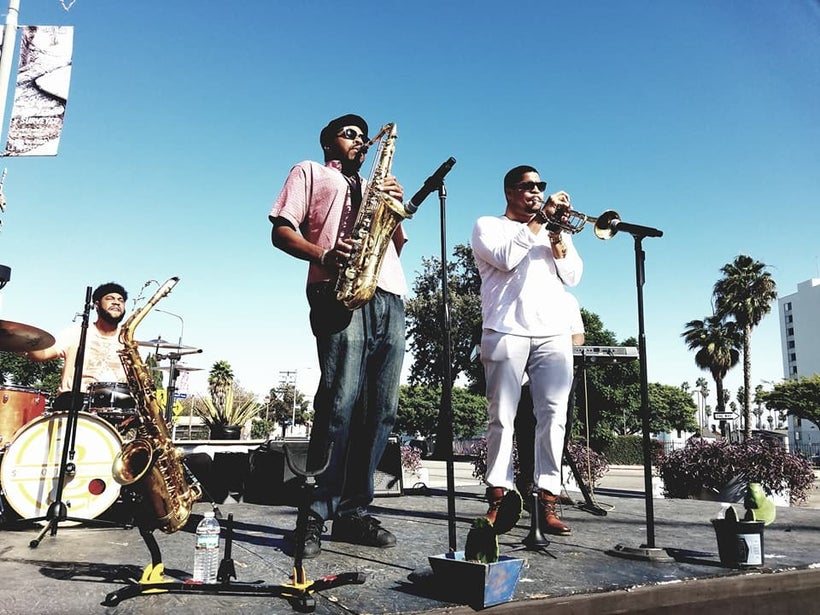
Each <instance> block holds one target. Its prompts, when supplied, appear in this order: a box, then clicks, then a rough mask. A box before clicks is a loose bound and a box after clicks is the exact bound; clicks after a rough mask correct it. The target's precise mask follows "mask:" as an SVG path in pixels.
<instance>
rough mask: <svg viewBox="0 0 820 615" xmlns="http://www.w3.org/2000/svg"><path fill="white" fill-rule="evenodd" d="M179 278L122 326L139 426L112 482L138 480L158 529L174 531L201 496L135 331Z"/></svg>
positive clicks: (118, 459)
mask: <svg viewBox="0 0 820 615" xmlns="http://www.w3.org/2000/svg"><path fill="white" fill-rule="evenodd" d="M177 282H179V278H176V277H174V278H171V279H170V280H168V281H167V282H165V284H163V285H162V286H161V287H160V289H159V290H158V291H157V292H155V293H154V296H153V297H151V299H149V300H148V302H147V303H146V304H145V305H143V306H142V307H141V308H140V309H138V310H136V311H135V312H134V313H133V314H132V315H131V317H130V318H129V319H128V320H127V321H125V324H124V325H123V326H122V328H121V329H120V343H121V344H122V345H123V349H122V350H120V351H119V355H120V360H121V361H122V365H123V367H124V368H125V375H126V377H127V379H128V388H129V389H130V390H131V395H132V396H133V397H134V400H135V401H136V407H137V412H138V414H139V417H140V426H139V427H138V428H137V435H136V437H135V438H134V439H133V440H131V441H130V442H126V443H125V444H124V445H123V447H122V451H120V453H119V454H118V455H117V457H116V459H114V465H113V468H112V471H113V475H114V480H115V481H117V482H118V483H119V484H121V485H131V484H134V483H136V482H138V481H140V482H139V488H140V492H141V493H142V496H143V498H145V500H146V501H147V503H148V504H149V505H150V506H151V509H152V510H153V512H154V514H155V516H156V518H157V527H159V529H161V530H162V531H163V532H165V533H166V534H172V533H173V532H176V531H177V530H178V529H180V528H181V527H183V526H184V525H185V523H186V522H187V521H188V517H189V516H190V515H191V510H192V507H193V505H194V502H196V501H197V500H199V499H200V498H201V497H202V487H201V486H200V485H199V483H194V484H193V485H191V484H189V482H188V480H187V477H186V472H185V468H184V467H183V465H182V457H183V456H184V453H183V451H182V450H181V449H179V448H176V447H175V446H174V444H173V440H172V438H171V434H170V433H169V432H168V426H167V424H166V423H165V418H164V412H163V408H162V406H161V405H160V404H159V402H158V401H157V396H156V393H155V391H154V382H153V379H152V378H151V375H150V371H149V370H148V368H147V367H146V365H145V363H143V361H142V358H141V357H140V355H139V345H138V344H137V343H136V342H134V330H135V329H136V328H137V325H138V324H139V323H140V321H142V319H143V318H145V316H146V315H147V314H148V312H149V311H150V310H151V309H152V308H153V307H154V306H155V305H156V304H157V303H158V302H159V300H160V299H162V298H163V297H164V296H165V295H167V294H168V293H170V292H171V289H172V288H173V287H174V286H175V285H176V283H177Z"/></svg>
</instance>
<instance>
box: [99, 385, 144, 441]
mask: <svg viewBox="0 0 820 615" xmlns="http://www.w3.org/2000/svg"><path fill="white" fill-rule="evenodd" d="M87 399H88V411H89V412H90V413H91V414H96V415H97V416H100V417H102V418H104V419H105V420H106V421H108V422H109V423H111V424H112V425H113V426H114V427H116V428H117V430H118V431H119V432H120V434H123V435H124V434H125V433H127V432H128V431H129V430H130V429H132V428H133V427H135V426H136V418H137V416H138V414H137V410H136V408H137V403H136V401H135V400H134V398H133V397H131V391H130V390H129V389H128V385H127V384H126V383H124V382H92V383H91V384H89V385H88V397H87Z"/></svg>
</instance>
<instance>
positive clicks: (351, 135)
mask: <svg viewBox="0 0 820 615" xmlns="http://www.w3.org/2000/svg"><path fill="white" fill-rule="evenodd" d="M336 136H337V137H344V138H345V139H347V140H348V141H355V140H356V137H358V138H359V139H361V140H362V143H365V142H367V135H366V134H364V133H363V132H356V131H355V130H353V129H352V128H345V129H344V130H343V131H342V132H340V133H339V134H337V135H336Z"/></svg>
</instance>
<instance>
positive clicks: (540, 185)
mask: <svg viewBox="0 0 820 615" xmlns="http://www.w3.org/2000/svg"><path fill="white" fill-rule="evenodd" d="M513 187H514V188H516V189H518V190H521V191H522V192H529V191H531V190H535V189H536V188H537V189H538V192H544V190H546V189H547V182H520V183H518V184H515V186H513Z"/></svg>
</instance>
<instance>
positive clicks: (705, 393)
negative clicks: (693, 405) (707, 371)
mask: <svg viewBox="0 0 820 615" xmlns="http://www.w3.org/2000/svg"><path fill="white" fill-rule="evenodd" d="M695 387H697V388H696V389H695V390H696V391H697V392H698V393H700V411H701V421H702V422H703V423H702V424H703V426H704V427H705V426H706V423H708V421H707V418H708V417H706V416H704V414H705V413H704V408H705V407H706V398H707V397H709V381H708V380H706V378H704V377H703V376H701V377H700V378H698V379H697V380H695Z"/></svg>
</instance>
